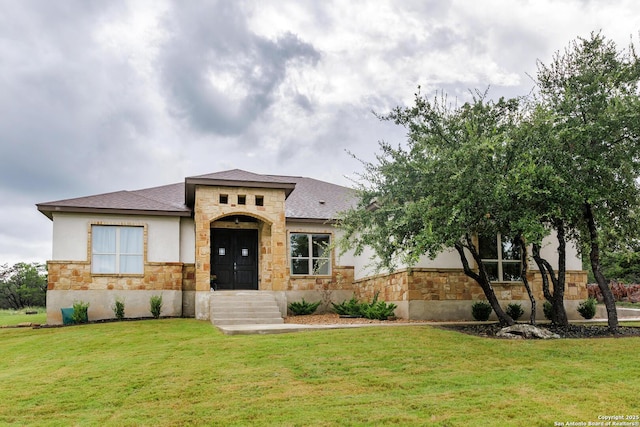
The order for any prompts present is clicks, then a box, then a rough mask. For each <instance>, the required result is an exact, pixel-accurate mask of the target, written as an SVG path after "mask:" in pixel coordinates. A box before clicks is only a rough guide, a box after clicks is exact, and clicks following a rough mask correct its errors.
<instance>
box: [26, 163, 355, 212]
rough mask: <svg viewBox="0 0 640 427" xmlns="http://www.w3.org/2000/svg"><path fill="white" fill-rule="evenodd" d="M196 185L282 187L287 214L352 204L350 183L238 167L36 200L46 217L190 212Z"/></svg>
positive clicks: (346, 206)
mask: <svg viewBox="0 0 640 427" xmlns="http://www.w3.org/2000/svg"><path fill="white" fill-rule="evenodd" d="M196 185H216V186H227V187H252V188H276V189H278V188H279V189H282V190H284V192H285V195H286V196H287V199H286V201H285V209H286V213H285V216H286V217H287V218H288V219H298V220H311V221H327V220H331V219H334V218H335V217H336V215H337V214H338V212H340V211H343V210H345V209H347V208H349V207H351V206H352V204H353V201H354V192H353V190H352V189H350V188H347V187H343V186H340V185H336V184H331V183H329V182H325V181H319V180H317V179H312V178H305V177H294V176H284V175H260V174H255V173H252V172H247V171H243V170H239V169H233V170H229V171H223V172H216V173H212V174H207V175H199V176H193V177H187V178H186V179H185V182H180V183H177V184H170V185H164V186H160V187H152V188H146V189H142V190H135V191H117V192H114V193H106V194H98V195H94V196H88V197H79V198H75V199H67V200H58V201H55V202H47V203H39V204H37V205H36V206H37V207H38V210H39V211H40V212H42V213H43V214H44V215H46V216H47V217H48V218H49V219H52V218H53V213H54V212H78V213H110V214H113V213H116V214H129V215H164V216H190V215H191V214H192V208H193V197H195V186H196Z"/></svg>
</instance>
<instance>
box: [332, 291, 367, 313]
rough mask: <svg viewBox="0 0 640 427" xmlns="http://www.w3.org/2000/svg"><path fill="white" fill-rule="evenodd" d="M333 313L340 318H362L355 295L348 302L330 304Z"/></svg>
mask: <svg viewBox="0 0 640 427" xmlns="http://www.w3.org/2000/svg"><path fill="white" fill-rule="evenodd" d="M331 306H332V307H333V311H335V312H336V313H337V314H339V315H340V316H362V309H361V304H360V302H359V301H358V299H357V298H356V296H355V295H353V296H352V297H351V299H350V300H348V301H346V300H345V301H342V302H341V303H340V304H336V303H334V302H332V303H331Z"/></svg>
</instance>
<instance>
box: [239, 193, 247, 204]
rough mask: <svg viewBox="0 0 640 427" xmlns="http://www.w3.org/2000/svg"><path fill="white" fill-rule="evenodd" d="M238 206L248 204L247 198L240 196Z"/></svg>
mask: <svg viewBox="0 0 640 427" xmlns="http://www.w3.org/2000/svg"><path fill="white" fill-rule="evenodd" d="M238 204H239V205H246V204H247V196H245V195H243V194H241V195H239V196H238Z"/></svg>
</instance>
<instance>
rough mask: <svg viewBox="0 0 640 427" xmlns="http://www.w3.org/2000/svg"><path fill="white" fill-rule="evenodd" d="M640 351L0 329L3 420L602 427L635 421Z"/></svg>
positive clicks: (323, 336) (348, 334)
mask: <svg viewBox="0 0 640 427" xmlns="http://www.w3.org/2000/svg"><path fill="white" fill-rule="evenodd" d="M639 345H640V339H638V338H624V339H608V338H607V339H602V338H601V339H593V340H557V341H506V340H495V339H486V338H478V337H473V336H467V335H462V334H458V333H455V332H451V331H445V330H440V329H436V328H431V327H427V326H402V327H370V328H359V329H342V330H326V331H314V332H303V333H292V334H281V335H249V336H225V335H222V334H221V333H220V332H219V331H218V330H217V329H215V328H214V327H213V326H211V324H210V323H208V322H202V321H196V320H193V319H161V320H146V321H130V322H119V323H105V324H90V325H81V326H72V327H65V328H43V329H28V328H27V329H24V328H20V329H0V355H1V357H0V384H1V385H2V386H1V387H0V425H20V426H22V425H38V426H41V425H54V426H58V425H59V426H67V425H79V426H93V425H95V426H105V425H107V426H109V425H116V426H138V425H152V426H181V425H223V426H234V425H237V426H244V425H284V426H287V425H290V426H296V425H299V426H307V425H320V426H339V425H442V426H445V425H447V426H482V425H487V426H495V425H504V426H519V425H520V426H536V425H540V426H551V425H554V422H568V421H584V422H588V421H598V416H599V415H617V414H623V415H634V414H638V413H640V403H638V399H637V396H638V395H639V394H640V381H638V378H637V372H638V356H637V354H638V353H637V351H638V350H637V349H638V346H639Z"/></svg>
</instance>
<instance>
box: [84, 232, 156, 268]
mask: <svg viewBox="0 0 640 427" xmlns="http://www.w3.org/2000/svg"><path fill="white" fill-rule="evenodd" d="M143 232H144V227H125V226H116V225H92V226H91V272H92V273H95V274H143V273H144V268H143V259H144V257H143V251H144V243H143V239H144V238H143V235H144V233H143Z"/></svg>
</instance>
